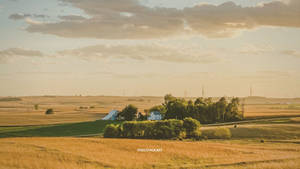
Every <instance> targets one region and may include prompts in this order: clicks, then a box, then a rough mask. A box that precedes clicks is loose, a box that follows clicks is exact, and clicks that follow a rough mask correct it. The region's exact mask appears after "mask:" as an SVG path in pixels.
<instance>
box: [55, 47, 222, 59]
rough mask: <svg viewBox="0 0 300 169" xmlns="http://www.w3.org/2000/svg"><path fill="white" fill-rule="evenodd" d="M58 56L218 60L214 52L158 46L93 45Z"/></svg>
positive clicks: (66, 51) (61, 53)
mask: <svg viewBox="0 0 300 169" xmlns="http://www.w3.org/2000/svg"><path fill="white" fill-rule="evenodd" d="M58 54H60V55H67V56H76V57H80V58H82V59H132V60H138V61H144V60H153V61H163V62H173V63H214V62H218V61H219V58H217V57H215V53H214V52H205V53H204V52H201V51H199V50H196V51H195V50H190V49H178V48H171V47H166V46H160V45H154V44H153V45H134V46H130V45H114V46H105V45H95V46H88V47H84V48H79V49H72V50H64V51H59V52H58Z"/></svg>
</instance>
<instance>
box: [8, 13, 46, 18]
mask: <svg viewBox="0 0 300 169" xmlns="http://www.w3.org/2000/svg"><path fill="white" fill-rule="evenodd" d="M30 17H33V18H49V16H48V15H44V14H24V13H14V14H11V15H9V17H8V18H9V19H12V20H22V19H26V18H30Z"/></svg>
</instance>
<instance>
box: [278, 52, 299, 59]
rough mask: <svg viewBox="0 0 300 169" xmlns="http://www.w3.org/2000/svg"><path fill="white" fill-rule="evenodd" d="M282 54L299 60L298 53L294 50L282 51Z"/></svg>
mask: <svg viewBox="0 0 300 169" xmlns="http://www.w3.org/2000/svg"><path fill="white" fill-rule="evenodd" d="M282 54H284V55H289V56H294V57H297V58H300V52H299V51H296V50H284V51H282Z"/></svg>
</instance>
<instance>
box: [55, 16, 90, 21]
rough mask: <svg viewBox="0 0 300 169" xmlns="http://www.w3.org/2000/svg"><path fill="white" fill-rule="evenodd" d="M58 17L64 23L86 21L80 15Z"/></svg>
mask: <svg viewBox="0 0 300 169" xmlns="http://www.w3.org/2000/svg"><path fill="white" fill-rule="evenodd" d="M58 17H59V18H60V19H62V20H65V21H84V20H85V19H86V18H85V17H83V16H80V15H64V16H58Z"/></svg>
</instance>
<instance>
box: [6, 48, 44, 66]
mask: <svg viewBox="0 0 300 169" xmlns="http://www.w3.org/2000/svg"><path fill="white" fill-rule="evenodd" d="M43 56H44V54H43V53H42V52H40V51H38V50H30V49H22V48H9V49H5V50H0V63H6V62H7V61H10V60H13V59H16V58H20V57H23V58H24V57H25V58H31V57H43Z"/></svg>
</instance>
